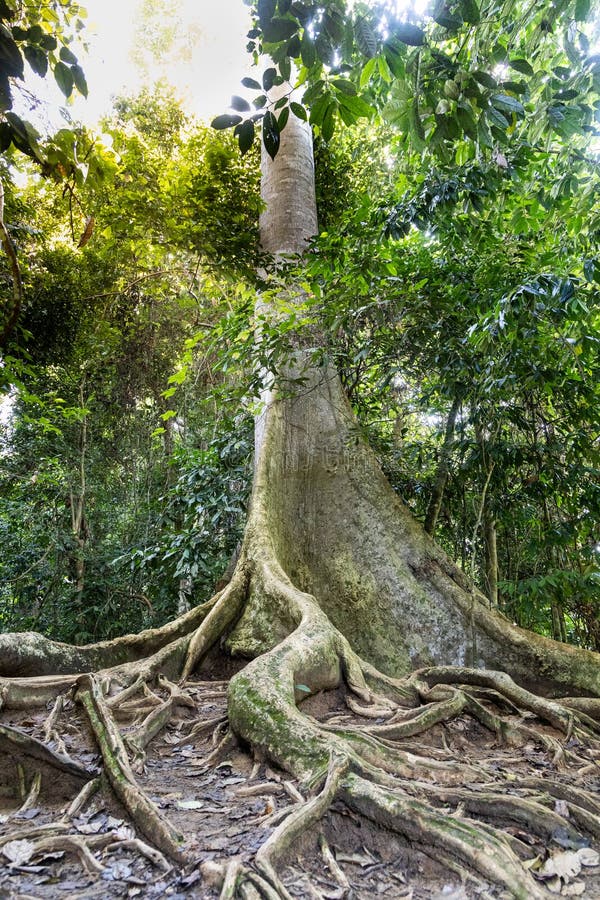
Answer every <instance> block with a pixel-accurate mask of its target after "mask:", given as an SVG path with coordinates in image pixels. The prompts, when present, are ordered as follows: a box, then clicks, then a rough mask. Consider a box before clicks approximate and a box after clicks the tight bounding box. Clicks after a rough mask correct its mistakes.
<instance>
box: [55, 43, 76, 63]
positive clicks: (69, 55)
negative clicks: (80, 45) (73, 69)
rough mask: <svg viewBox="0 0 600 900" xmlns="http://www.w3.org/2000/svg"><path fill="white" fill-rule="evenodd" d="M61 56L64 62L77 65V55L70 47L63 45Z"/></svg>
mask: <svg viewBox="0 0 600 900" xmlns="http://www.w3.org/2000/svg"><path fill="white" fill-rule="evenodd" d="M59 56H60V58H61V59H62V61H63V62H66V63H68V64H69V65H70V66H75V65H77V57H76V56H75V54H74V53H73V52H72V51H71V50H69V48H68V47H61V48H60V53H59Z"/></svg>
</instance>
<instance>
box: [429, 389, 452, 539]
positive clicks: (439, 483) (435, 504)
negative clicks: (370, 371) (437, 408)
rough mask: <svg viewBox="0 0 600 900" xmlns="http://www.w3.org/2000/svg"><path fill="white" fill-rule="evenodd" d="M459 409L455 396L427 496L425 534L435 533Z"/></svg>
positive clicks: (448, 471) (448, 469)
mask: <svg viewBox="0 0 600 900" xmlns="http://www.w3.org/2000/svg"><path fill="white" fill-rule="evenodd" d="M459 409H460V400H459V398H458V397H455V398H454V400H453V402H452V406H451V407H450V412H449V413H448V419H447V421H446V430H445V432H444V442H443V444H442V450H441V453H440V461H439V464H438V468H437V472H436V473H435V479H434V482H433V488H432V490H431V497H430V498H429V506H428V507H427V515H426V516H425V524H424V528H425V531H426V532H427V534H435V527H436V525H437V520H438V516H439V514H440V510H441V508H442V502H443V500H444V491H445V490H446V482H447V481H448V475H449V473H450V455H451V453H452V444H453V441H454V427H455V425H456V417H457V415H458V411H459Z"/></svg>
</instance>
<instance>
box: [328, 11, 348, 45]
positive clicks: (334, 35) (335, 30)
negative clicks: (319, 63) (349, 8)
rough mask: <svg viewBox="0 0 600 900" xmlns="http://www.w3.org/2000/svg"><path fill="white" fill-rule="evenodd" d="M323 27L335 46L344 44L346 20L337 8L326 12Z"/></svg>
mask: <svg viewBox="0 0 600 900" xmlns="http://www.w3.org/2000/svg"><path fill="white" fill-rule="evenodd" d="M323 27H324V29H325V31H326V32H327V34H328V35H329V37H330V38H331V40H332V42H333V44H334V45H335V46H338V45H339V44H341V43H342V40H343V37H344V18H343V16H342V14H341V13H340V12H339V10H337V9H335V7H334V8H332V9H328V10H326V11H325V14H324V16H323Z"/></svg>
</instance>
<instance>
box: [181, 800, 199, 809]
mask: <svg viewBox="0 0 600 900" xmlns="http://www.w3.org/2000/svg"><path fill="white" fill-rule="evenodd" d="M176 806H177V809H202V807H203V806H204V801H203V800H178V801H177V803H176Z"/></svg>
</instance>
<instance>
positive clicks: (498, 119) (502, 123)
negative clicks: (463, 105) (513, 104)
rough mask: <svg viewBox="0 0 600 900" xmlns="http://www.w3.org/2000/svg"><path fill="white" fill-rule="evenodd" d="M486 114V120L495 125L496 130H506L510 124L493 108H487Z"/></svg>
mask: <svg viewBox="0 0 600 900" xmlns="http://www.w3.org/2000/svg"><path fill="white" fill-rule="evenodd" d="M486 114H487V116H488V118H489V119H490V120H491V121H492V123H493V124H494V125H497V126H498V128H502V129H504V128H508V126H509V124H510V123H509V121H508V119H507V118H506V116H504V115H503V114H502V113H501V112H500V111H499V110H497V109H496V108H495V107H493V106H490V107H488V109H487V110H486Z"/></svg>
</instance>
